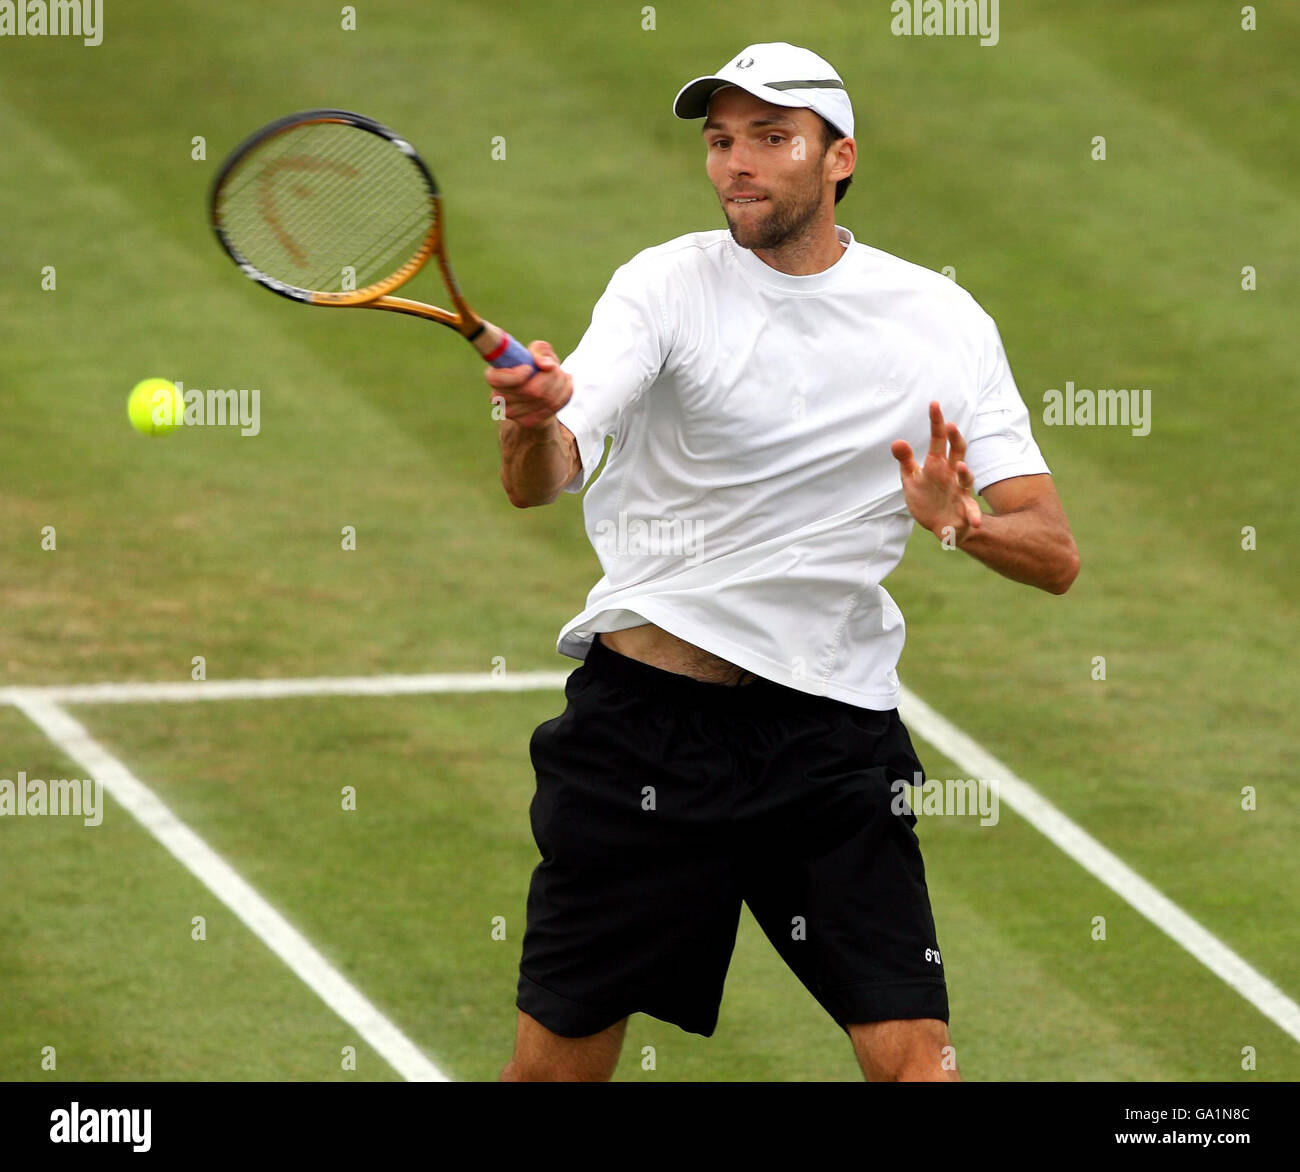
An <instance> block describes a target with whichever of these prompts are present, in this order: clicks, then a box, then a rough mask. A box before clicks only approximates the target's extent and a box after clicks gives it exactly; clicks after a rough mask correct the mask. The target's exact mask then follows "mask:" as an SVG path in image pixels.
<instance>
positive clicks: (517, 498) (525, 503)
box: [501, 476, 560, 509]
mask: <svg viewBox="0 0 1300 1172" xmlns="http://www.w3.org/2000/svg"><path fill="white" fill-rule="evenodd" d="M501 487H502V488H504V489H505V490H506V499H507V500H508V501H509V502H510V503H511V504H512V505H514V507H515V508H516V509H535V508H537V507H538V506H540V505H549V504H552V503H554V501H555V499H556V498H557V497H558V496H559V495H560V494H559V493H558V492H556V493H552V494H551V495H550V496H544V497H541V496H528V495H526V494H524V493H521V492H519V491H518V490H516V488H515V486H514V485H513V484H510V483H508V482H507V480H506V478H505V477H504V476H502V478H501Z"/></svg>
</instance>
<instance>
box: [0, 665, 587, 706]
mask: <svg viewBox="0 0 1300 1172" xmlns="http://www.w3.org/2000/svg"><path fill="white" fill-rule="evenodd" d="M568 675H569V673H568V672H564V671H517V672H502V673H501V674H499V675H497V674H494V673H492V672H482V673H479V674H474V673H472V672H443V673H441V674H439V675H420V676H332V677H330V676H327V677H323V678H318V679H312V678H310V677H304V678H302V679H296V680H201V681H188V680H187V681H184V682H179V683H178V682H170V683H162V684H151V683H139V684H133V683H125V684H53V685H51V686H49V687H44V688H25V687H23V688H0V703H5V702H8V703H11V704H17V703H18V699H15V697H18V698H22V697H28V696H32V697H40V698H41V699H43V700H49V701H52V702H53V703H55V704H135V703H139V702H141V701H146V702H159V701H164V702H175V703H185V702H189V701H200V700H282V699H284V698H286V697H289V696H402V695H408V696H423V695H427V694H428V693H430V692H532V691H540V690H543V689H546V690H549V689H553V688H563V687H564V681H565V680H566V679H567V678H568Z"/></svg>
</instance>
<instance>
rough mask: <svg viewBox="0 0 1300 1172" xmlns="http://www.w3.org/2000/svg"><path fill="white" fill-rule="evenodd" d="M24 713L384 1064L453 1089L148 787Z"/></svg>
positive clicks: (50, 721)
mask: <svg viewBox="0 0 1300 1172" xmlns="http://www.w3.org/2000/svg"><path fill="white" fill-rule="evenodd" d="M7 699H9V702H10V703H12V704H14V705H15V706H16V707H18V708H19V709H21V710H22V711H23V712H24V713H25V714H26V715H27V716H28V718H29V719H30V720H31V721H32V722H33V723H35V724H36V725H37V726H38V727H39V728H40V729H41V730H42V731H43V732H44V733H45V735H46V736H47V737H49V738H50V740H51V741H53V742H54V744H55V745H57V746H58V747H59V748H60V749H61V750H62V751H63V752H65V753H67V754H68V756H69V757H71V758H73V759H74V760H75V761H77V762H78V763H79V764H80V765H82V766H84V767H85V769H86V771H87V776H89V777H93V778H94V779H95V780H96V781H98V782H101V783H102V784H103V786H104V788H105V789H106V790H107V791H108V792H109V793H110V794H112V796H113V798H114V799H115V800H116V801H117V802H118V803H120V804H121V805H122V806H124V807H125V808H126V809H127V811H128V812H129V813H130V814H131V815H132V816H133V817H134V818H135V819H136V821H138V822H139V823H140V825H141V826H143V827H144V828H145V829H146V830H147V831H149V833H150V834H152V835H153V836H154V838H156V839H157V840H158V841H159V842H160V843H162V845H163V846H164V847H166V848H167V850H168V851H170V852H171V854H172V855H173V856H174V857H175V858H176V859H177V861H178V862H180V863H181V865H182V866H184V867H185V868H186V869H187V870H188V871H189V872H190V873H191V874H193V875H194V877H195V878H196V879H198V881H199V882H200V883H202V884H203V885H204V886H205V887H206V888H207V889H208V890H209V891H211V892H212V893H213V894H214V895H215V896H216V897H217V898H218V899H220V900H221V902H222V903H224V904H225V905H226V906H227V907H228V908H229V909H230V910H231V911H232V912H234V913H235V915H236V916H238V917H239V918H240V919H241V920H242V921H243V922H244V923H245V924H246V925H247V926H248V928H249V930H250V931H252V932H253V933H254V935H256V936H257V937H258V938H259V939H261V940H262V942H263V943H265V944H266V946H267V947H268V948H270V949H271V951H272V952H274V953H275V954H276V955H277V956H278V957H279V958H280V959H281V960H282V961H284V963H285V964H287V965H288V966H289V968H290V969H291V970H292V971H293V972H294V973H295V974H296V975H297V976H298V977H299V978H300V979H301V980H302V981H303V982H304V983H305V984H306V985H307V986H308V987H309V988H310V989H312V990H313V991H314V992H315V993H316V995H317V996H319V997H320V999H321V1000H322V1001H324V1002H325V1004H326V1005H328V1006H329V1007H330V1008H331V1009H332V1010H334V1012H335V1013H337V1014H338V1015H339V1017H341V1018H342V1019H343V1020H344V1021H345V1022H347V1023H348V1025H350V1026H351V1027H352V1028H353V1029H355V1030H356V1031H357V1033H359V1034H360V1035H361V1036H362V1037H363V1038H364V1039H365V1040H366V1041H367V1042H369V1043H370V1045H371V1046H372V1047H373V1048H374V1049H375V1050H376V1051H377V1052H378V1053H379V1054H380V1056H381V1057H383V1059H384V1060H385V1061H386V1062H387V1063H388V1064H389V1065H390V1066H391V1067H392V1068H393V1069H394V1070H396V1071H397V1073H398V1074H400V1075H401V1076H402V1077H403V1078H405V1079H407V1080H408V1081H411V1082H446V1081H448V1079H447V1076H446V1075H445V1074H443V1072H442V1071H441V1070H439V1069H438V1068H437V1067H436V1066H435V1065H434V1064H433V1063H432V1062H430V1061H429V1059H428V1058H426V1057H425V1056H424V1054H423V1053H421V1051H420V1049H419V1048H418V1047H417V1046H416V1045H415V1043H414V1042H412V1041H411V1040H410V1039H409V1038H408V1037H407V1036H406V1035H405V1034H403V1033H402V1031H401V1030H399V1029H398V1028H397V1027H396V1026H395V1025H394V1024H393V1023H392V1022H391V1021H389V1020H388V1018H386V1017H385V1016H384V1015H383V1014H382V1013H380V1011H379V1010H378V1009H376V1008H375V1006H374V1005H372V1004H371V1003H370V1001H368V1000H367V999H366V998H365V996H364V995H363V994H362V993H361V992H360V991H359V990H358V989H357V988H356V987H355V986H354V985H353V984H351V982H349V981H348V980H347V978H346V977H344V976H343V975H342V974H341V973H340V972H339V971H338V970H337V969H335V968H334V967H333V965H331V964H330V963H329V961H327V960H326V959H325V958H324V957H323V956H321V954H320V953H319V952H317V951H316V949H315V948H313V947H312V945H311V944H310V943H309V942H308V941H307V938H306V937H305V936H303V935H302V933H300V932H299V931H298V930H297V929H296V928H294V927H293V926H292V925H291V924H290V923H289V921H288V920H286V919H285V918H284V917H283V916H282V915H280V913H279V912H277V911H276V910H275V908H273V907H272V906H271V905H270V904H269V903H267V902H266V900H265V899H263V898H262V897H261V896H260V895H259V894H258V893H257V892H256V891H255V890H254V889H253V888H252V887H250V886H249V884H248V883H247V882H245V880H244V879H243V878H242V877H241V876H240V875H239V874H238V873H237V872H236V871H235V870H234V869H233V868H232V867H231V866H230V865H229V864H228V863H227V862H226V861H225V860H224V859H222V858H221V857H220V856H219V855H218V854H217V853H216V852H215V851H213V850H212V848H211V847H209V846H208V844H207V843H206V842H204V841H203V840H202V839H201V838H200V837H199V836H198V835H197V834H195V833H194V831H192V830H191V829H190V828H189V827H188V826H186V825H185V824H184V823H183V822H182V821H181V820H180V819H179V818H177V817H176V815H175V814H173V813H172V812H171V810H169V809H168V808H167V807H166V806H165V805H163V803H162V802H161V801H159V800H158V797H157V796H156V795H155V794H154V793H153V791H152V790H150V789H149V787H148V786H146V785H145V784H144V783H143V782H141V781H140V780H139V779H138V778H137V777H135V776H134V775H133V774H132V773H131V771H130V770H129V769H127V767H126V766H125V765H123V764H122V762H120V761H119V760H118V759H117V758H116V757H114V756H113V755H112V754H111V753H110V752H108V750H107V749H105V748H104V747H103V746H102V745H100V744H99V742H98V741H96V740H95V739H94V738H93V737H92V736H91V735H90V733H88V732H87V731H86V729H85V728H84V727H83V726H82V725H81V723H80V722H79V721H77V720H75V719H73V717H72V716H70V715H69V714H68V713H67V712H65V711H64V710H63V709H62V708H60V707H59V706H58V705H57V704H55V703H52V702H51V701H50V700H48V699H47V698H45V697H43V696H39V695H37V694H35V693H34V692H28V693H27V694H24V693H23V690H22V689H19V688H13V689H9V690H8V696H7Z"/></svg>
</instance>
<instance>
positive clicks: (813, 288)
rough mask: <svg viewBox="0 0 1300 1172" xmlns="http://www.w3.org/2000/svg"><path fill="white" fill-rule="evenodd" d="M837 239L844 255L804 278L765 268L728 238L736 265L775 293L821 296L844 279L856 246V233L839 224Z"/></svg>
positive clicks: (836, 227) (755, 257)
mask: <svg viewBox="0 0 1300 1172" xmlns="http://www.w3.org/2000/svg"><path fill="white" fill-rule="evenodd" d="M835 235H836V236H837V237H838V238H839V241H840V244H841V245H843V247H844V253H843V255H841V256H840V258H839V259H838V260H837V261H836V262H835V263H834V264H833V265H831V267H830V268H828V269H823V270H822V271H821V272H820V273H808V274H806V275H803V276H794V275H792V274H790V273H783V272H780V271H779V270H778V269H774V268H773V267H772V266H771V265H769V264H765V263H764V262H763V261H761V260H759V258H758V257H757V256H755V255H754V252H753V250H752V249H749V248H741V247H740V245H739V244H737V243H736V242H735V240H734V239H733V238H732V237H731V234H730V233H728V234H727V242H728V244H729V245H730V246H731V255H732V256H733V257H735V259H736V263H737V264H739V265H740V267H741V268H742V269H743V270H744V271H745V272H746V273H748V274H749V275H750V276H752V277H753V278H754V279H755V280H758V281H760V282H762V283H763V284H764V285H769V286H771V287H772V288H775V289H783V290H785V291H786V292H788V293H820V292H821V291H822V290H824V289H827V288H829V287H830V286H831V285H834V284H835V283H836V282H838V281H839V280H840V279H841V278H842V277H843V276H844V273H845V271H846V270H847V267H848V254H849V249H850V248H851V247H852V245H853V244H854V239H853V233H852V232H850V231H849V230H848V229H847V228H841V227H840V226H839V225H838V224H837V225H836V226H835Z"/></svg>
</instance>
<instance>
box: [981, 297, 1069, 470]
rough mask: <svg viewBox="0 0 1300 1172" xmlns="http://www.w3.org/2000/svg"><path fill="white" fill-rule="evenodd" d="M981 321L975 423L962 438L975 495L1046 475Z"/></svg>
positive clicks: (990, 330)
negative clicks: (1013, 481)
mask: <svg viewBox="0 0 1300 1172" xmlns="http://www.w3.org/2000/svg"><path fill="white" fill-rule="evenodd" d="M981 313H982V311H981ZM982 316H983V339H982V350H981V359H980V389H979V395H978V397H977V399H976V403H975V421H974V423H973V424H972V426H971V429H970V434H969V435H967V436H966V465H967V467H969V468H970V470H971V473H972V474H973V475H974V477H975V491H976V492H983V491H984V489H985V488H987V487H988V486H989V485H990V484H996V483H997V482H998V481H999V480H1006V479H1007V478H1008V477H1011V476H1036V475H1039V474H1040V473H1045V472H1046V473H1050V471H1051V469H1049V468H1048V467H1047V462H1046V461H1045V460H1044V459H1043V455H1042V453H1041V452H1040V451H1039V450H1038V444H1037V443H1035V442H1034V436H1033V432H1032V431H1031V430H1030V426H1029V411H1028V409H1027V408H1026V407H1025V403H1024V400H1023V399H1021V397H1020V392H1019V391H1018V390H1017V389H1016V381H1015V379H1014V378H1012V377H1011V367H1010V365H1009V364H1008V363H1007V355H1006V351H1005V350H1004V349H1003V347H1002V338H1001V336H1000V335H999V334H998V328H997V326H996V325H995V324H994V322H993V319H992V318H991V317H989V316H988V314H986V313H983V314H982Z"/></svg>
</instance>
